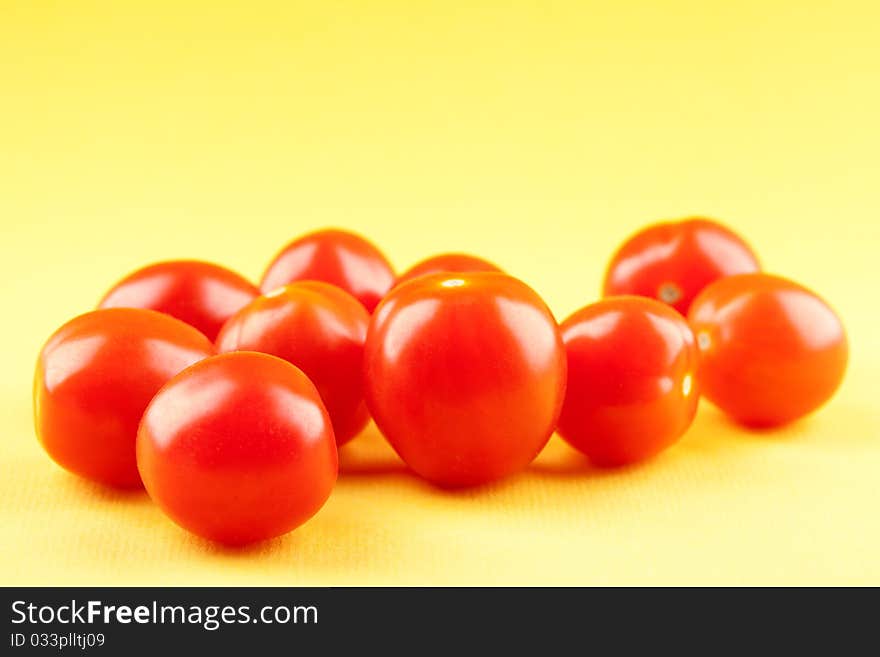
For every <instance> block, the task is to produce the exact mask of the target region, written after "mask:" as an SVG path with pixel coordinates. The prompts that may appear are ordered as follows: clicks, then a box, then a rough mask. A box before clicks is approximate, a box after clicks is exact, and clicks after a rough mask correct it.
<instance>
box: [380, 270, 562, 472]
mask: <svg viewBox="0 0 880 657" xmlns="http://www.w3.org/2000/svg"><path fill="white" fill-rule="evenodd" d="M565 369H566V363H565V350H564V347H563V344H562V339H561V337H560V335H559V329H558V327H557V325H556V321H555V320H554V318H553V315H552V314H551V313H550V311H549V310H548V309H547V306H546V305H545V304H544V302H543V301H542V300H541V298H540V297H539V296H538V295H537V294H536V293H535V292H534V291H533V290H532V289H531V288H529V287H528V286H527V285H526V284H525V283H522V282H521V281H519V280H517V279H515V278H512V277H510V276H507V275H505V274H498V273H488V272H472V273H461V274H435V275H427V276H422V277H419V278H416V279H413V280H410V281H408V282H406V283H404V284H402V285H400V286H399V287H396V288H395V289H394V290H392V291H391V292H390V293H389V295H388V296H387V297H386V298H385V299H384V300H383V301H382V303H381V304H380V305H379V307H378V308H377V309H376V312H375V313H374V315H373V318H372V320H371V322H370V327H369V330H368V331H367V342H366V347H365V357H364V376H365V391H366V399H367V405H368V407H369V409H370V412H371V414H372V415H373V418H374V419H375V421H376V424H377V425H378V427H379V429H380V430H381V432H382V433H383V434H384V435H385V437H386V438H387V439H388V441H389V442H390V443H391V445H392V447H393V448H394V449H395V450H396V451H397V453H398V454H399V455H400V457H401V458H402V459H403V460H404V461H405V462H406V464H407V465H408V466H409V467H410V468H411V469H412V470H414V471H415V472H416V473H417V474H419V475H420V476H422V477H424V478H425V479H428V480H429V481H431V482H433V483H435V484H437V485H440V486H446V487H458V486H472V485H478V484H483V483H486V482H489V481H492V480H495V479H499V478H501V477H505V476H507V475H511V474H513V473H515V472H517V471H519V470H522V469H523V468H525V467H526V466H527V465H528V464H529V463H531V461H532V460H533V459H534V458H535V456H537V454H538V452H540V451H541V448H543V447H544V445H545V444H546V443H547V440H548V439H549V438H550V435H551V434H552V433H553V430H554V428H555V426H556V420H557V418H558V417H559V412H560V410H561V407H562V400H563V396H564V394H565Z"/></svg>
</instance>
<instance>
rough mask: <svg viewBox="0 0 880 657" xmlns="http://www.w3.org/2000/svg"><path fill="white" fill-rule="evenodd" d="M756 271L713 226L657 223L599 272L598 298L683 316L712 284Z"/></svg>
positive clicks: (740, 245)
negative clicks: (632, 299) (653, 305)
mask: <svg viewBox="0 0 880 657" xmlns="http://www.w3.org/2000/svg"><path fill="white" fill-rule="evenodd" d="M759 269H760V265H759V264H758V258H757V257H756V256H755V254H754V253H753V252H752V249H751V248H750V247H749V245H748V244H746V243H745V242H744V241H743V240H742V238H741V237H739V235H737V234H736V233H734V232H733V231H731V230H730V229H728V228H725V227H724V226H722V225H721V224H719V223H717V222H715V221H711V220H709V219H702V218H692V219H685V220H682V221H672V222H663V223H658V224H654V225H652V226H648V227H647V228H645V229H644V230H641V231H639V232H638V233H636V234H635V235H633V236H632V237H630V238H629V239H628V240H627V241H626V242H624V243H623V245H622V246H621V247H620V248H619V249H618V250H617V253H615V254H614V257H612V259H611V262H610V263H609V264H608V270H607V271H606V273H605V284H604V296H611V295H618V294H637V295H639V296H643V297H652V298H655V299H659V300H660V301H663V302H664V303H667V304H669V305H670V306H672V307H673V308H675V309H676V310H677V311H678V312H680V313H682V314H683V315H685V314H687V311H688V307H689V306H690V305H691V302H692V301H693V299H694V297H695V296H697V294H698V293H699V292H700V290H702V289H703V288H704V287H706V286H707V285H708V284H709V283H711V282H712V281H715V280H717V279H719V278H721V277H723V276H732V275H734V274H744V273H749V272H756V271H758V270H759Z"/></svg>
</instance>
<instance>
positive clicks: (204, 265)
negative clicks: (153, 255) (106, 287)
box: [98, 260, 260, 340]
mask: <svg viewBox="0 0 880 657" xmlns="http://www.w3.org/2000/svg"><path fill="white" fill-rule="evenodd" d="M259 293H260V291H259V290H258V289H257V288H256V286H254V285H253V284H252V283H250V282H249V281H247V280H245V279H244V278H242V277H241V276H239V275H238V274H236V273H235V272H234V271H231V270H229V269H226V268H225V267H221V266H220V265H215V264H212V263H210V262H200V261H198V260H169V261H167V262H157V263H156V264H153V265H149V266H147V267H144V268H143V269H138V270H137V271H135V272H133V273H131V274H129V275H128V276H126V277H125V278H123V279H122V280H121V281H119V282H118V283H117V284H116V285H114V286H113V287H112V288H111V289H110V291H109V292H107V294H105V295H104V298H103V299H101V302H100V303H99V304H98V307H99V308H148V309H150V310H158V311H159V312H163V313H167V314H168V315H171V316H172V317H176V318H177V319H179V320H181V321H184V322H186V323H187V324H189V325H191V326H195V327H196V328H197V329H199V330H200V331H201V332H202V333H204V334H205V335H206V336H208V338H209V339H210V340H213V339H214V338H216V337H217V332H218V331H219V330H220V327H221V326H223V322H225V321H226V320H227V319H229V318H230V317H231V316H232V315H233V314H234V313H235V312H237V311H238V310H240V309H241V308H242V307H243V306H245V305H246V304H248V303H250V302H251V301H252V300H253V299H254V298H255V297H256V296H257V295H259Z"/></svg>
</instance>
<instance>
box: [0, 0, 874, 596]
mask: <svg viewBox="0 0 880 657" xmlns="http://www.w3.org/2000/svg"><path fill="white" fill-rule="evenodd" d="M878 43H880V7H878V5H877V4H876V3H875V2H870V1H867V0H866V1H865V2H852V1H849V0H842V1H841V2H835V3H831V2H812V1H803V0H797V1H793V0H792V1H788V0H786V1H781V2H772V1H771V2H766V1H765V0H760V1H759V0H746V1H745V2H736V3H705V2H697V1H695V0H690V1H683V0H670V1H668V2H667V1H664V2H657V1H649V0H642V1H634V2H619V3H613V2H598V1H596V2H554V1H547V0H535V1H533V2H501V1H498V2H485V1H483V0H476V1H469V2H450V1H441V0H437V1H434V2H419V1H416V2H403V1H396V2H395V1H390V0H388V1H384V0H383V1H378V0H377V1H372V2H355V1H348V2H343V1H330V2H292V3H289V2H280V1H279V2H259V1H251V2H239V3H232V2H219V3H218V2H210V3H209V2H204V3H195V2H179V1H175V2H170V1H162V0H153V1H151V2H126V3H111V2H89V1H83V2H76V3H50V2H42V1H36V2H32V1H26V0H21V1H10V0H0V225H2V238H0V273H2V279H0V280H2V283H0V287H2V302H3V306H2V307H3V320H2V326H3V329H2V330H3V337H4V341H3V343H4V350H3V364H2V367H0V403H2V410H0V413H2V414H0V428H2V438H3V449H2V450H0V467H2V471H0V533H2V534H0V569H2V570H0V575H2V582H0V583H2V584H43V585H45V584H120V585H121V584H150V585H174V584H181V585H183V584H258V585H262V584H317V585H347V584H600V583H602V584H607V583H615V584H627V583H638V584H675V583H679V584H700V583H712V584H746V583H748V584H756V583H773V584H783V583H784V584H817V583H823V584H824V583H835V584H843V583H848V584H880V557H878V555H880V512H878V509H880V484H878V479H880V418H878V404H877V385H878V374H880V342H878V339H877V328H876V327H877V325H878V321H880V313H878V309H877V308H878V304H877V285H876V283H877V273H878V258H877V249H878V246H880V239H878V238H880V184H878V181H880V164H878V162H880V160H878V153H880V130H878V127H877V126H878V124H877V118H878V116H880V49H878V46H877V44H878ZM697 213H700V214H708V215H710V216H715V217H718V218H720V219H723V220H724V221H726V222H728V223H729V224H730V225H731V226H732V227H734V228H735V229H736V230H738V231H740V232H741V233H742V234H743V235H744V236H745V237H746V238H747V239H748V240H749V241H750V242H751V243H752V244H753V245H754V246H755V248H756V250H757V251H758V252H759V254H760V256H761V258H762V260H763V263H764V264H765V265H766V267H767V269H768V270H770V271H773V272H776V273H780V274H783V275H786V276H789V277H792V278H794V279H796V280H798V281H800V282H802V283H804V284H806V285H807V286H809V287H812V288H813V289H815V290H817V291H818V292H819V293H821V294H822V295H824V296H825V297H826V298H827V299H828V300H829V301H830V302H831V304H832V305H833V306H834V307H835V308H836V309H837V310H838V311H839V312H840V314H841V316H842V317H843V319H844V322H845V324H846V326H847V329H848V332H849V336H850V340H851V362H850V369H849V372H848V374H847V377H846V380H845V381H844V384H843V386H842V388H841V389H840V391H839V393H838V395H837V396H836V397H835V398H834V399H833V401H832V402H831V403H830V404H829V405H827V406H826V407H825V408H824V409H822V410H821V411H820V412H818V413H816V414H815V415H813V416H811V417H809V418H807V419H805V420H803V421H801V422H798V423H796V424H794V425H792V426H790V427H787V428H785V429H783V430H779V431H774V432H763V433H749V432H746V431H744V430H741V429H739V428H737V427H735V426H733V425H731V424H730V423H728V422H727V421H726V420H725V419H724V418H723V416H722V415H721V414H720V413H719V412H718V411H716V410H715V409H714V408H712V407H711V406H710V405H709V404H708V403H705V402H704V403H703V404H702V406H701V409H700V412H699V414H698V417H697V420H696V422H695V424H694V426H693V427H692V429H691V430H690V432H689V433H688V434H687V435H686V437H685V438H684V439H683V440H682V441H681V443H680V444H679V445H677V446H676V447H674V448H673V449H670V450H669V451H668V452H666V453H665V454H663V455H662V456H660V457H659V458H657V459H655V460H654V461H652V462H650V463H645V464H643V465H641V466H638V467H633V468H628V469H624V470H618V471H597V470H594V469H591V468H590V467H589V466H588V465H587V464H586V463H585V462H584V461H583V460H582V459H581V458H580V457H579V456H578V455H577V454H576V453H575V452H573V451H572V450H570V449H569V448H568V447H567V446H566V445H565V444H563V443H562V441H561V440H560V439H559V438H558V437H554V438H553V439H552V441H551V443H550V445H549V446H548V448H547V450H546V451H545V453H544V454H542V455H541V456H540V458H539V459H538V460H537V462H536V463H535V464H534V465H533V466H532V467H531V468H530V469H529V470H528V471H527V472H525V473H524V474H522V475H521V476H518V477H514V478H512V479H510V480H507V481H504V482H501V483H498V484H496V485H492V486H489V487H486V488H482V489H478V490H472V491H464V492H456V493H450V492H442V491H439V490H437V489H434V488H431V487H430V486H428V485H426V484H424V483H423V482H421V481H419V480H418V479H415V478H414V477H412V476H410V475H409V474H407V472H406V470H405V468H404V467H403V466H402V465H401V464H400V462H399V461H398V460H397V459H396V458H395V456H394V455H393V453H392V452H391V451H390V449H389V448H388V447H387V446H385V444H384V443H383V441H382V439H381V438H380V437H379V435H378V434H377V433H376V430H375V429H370V430H369V431H368V432H367V433H366V434H365V435H363V436H362V437H360V438H359V439H358V440H357V441H356V442H355V443H353V444H352V445H350V446H349V447H346V448H344V450H343V451H342V453H341V460H342V466H343V468H342V475H341V477H340V480H339V483H338V486H337V488H336V490H335V492H334V494H333V495H332V497H331V499H330V500H329V502H328V503H327V505H326V506H325V507H324V509H323V510H322V511H321V512H320V513H319V514H318V515H317V516H316V517H315V518H314V519H312V520H311V521H310V522H308V523H307V524H306V525H304V526H303V527H301V528H300V529H298V530H297V531H295V532H293V533H292V534H290V535H288V536H286V537H284V538H281V539H277V540H273V541H270V542H267V543H263V544H260V545H257V546H254V547H252V548H249V549H245V550H226V549H222V548H218V547H216V546H213V545H211V544H208V543H206V542H205V541H202V540H200V539H198V538H196V537H193V536H191V535H189V534H187V533H186V532H184V531H183V530H181V529H179V528H177V527H176V526H175V525H174V524H172V523H171V522H170V521H168V520H167V519H166V518H165V517H164V516H163V515H162V514H161V513H160V512H159V510H158V509H157V508H156V507H154V506H153V505H152V504H151V503H150V501H149V499H148V498H147V497H146V496H145V495H144V494H120V493H117V492H113V491H109V490H105V489H101V488H99V487H97V486H95V485H92V484H90V483H88V482H84V481H82V480H79V479H77V478H75V477H73V476H71V475H69V474H67V473H66V472H64V471H62V470H61V469H60V468H58V467H57V466H56V465H54V464H53V463H52V462H51V461H50V460H49V458H48V457H47V456H46V455H45V454H44V453H43V452H42V450H41V448H40V447H39V445H38V443H37V440H36V438H35V437H34V433H33V427H32V418H31V401H30V394H31V377H32V376H33V364H34V361H35V359H36V356H37V353H38V351H39V349H40V346H41V345H42V343H43V341H44V340H45V339H46V338H47V337H48V336H49V335H50V334H51V332H52V331H53V330H54V329H55V328H56V327H57V326H59V325H60V324H61V323H63V322H64V321H66V320H67V319H68V318H70V317H72V316H74V315H76V314H79V313H81V312H84V311H87V310H89V309H90V308H91V307H92V306H93V305H94V304H95V303H96V301H97V299H98V298H99V297H100V295H101V294H102V293H103V292H104V290H105V289H106V288H107V287H108V286H109V285H110V284H112V283H113V282H114V281H115V280H116V279H117V278H119V277H120V276H122V275H123V274H125V273H127V272H128V271H130V270H131V269H134V268H136V267H138V266H140V265H143V264H146V263H148V262H150V261H154V260H159V259H167V258H193V257H195V258H202V259H206V260H213V261H216V262H219V263H223V264H226V265H228V266H230V267H232V268H235V269H238V270H240V271H242V272H243V273H245V274H246V275H248V276H250V277H252V278H254V279H256V278H257V277H259V275H260V274H261V272H262V268H263V267H264V266H265V264H266V263H267V262H268V260H269V259H270V258H271V257H272V255H273V254H274V253H275V251H276V250H277V249H279V248H280V247H281V246H282V245H283V244H284V243H285V242H286V241H288V240H289V239H291V238H293V237H295V236H296V235H298V234H300V233H302V232H304V231H306V230H310V229H313V228H317V227H321V226H326V225H334V226H342V227H347V228H352V229H355V230H358V231H361V232H363V233H364V234H365V235H367V236H369V237H370V238H371V239H373V240H375V241H376V243H377V244H379V245H380V246H381V247H382V248H383V249H384V250H385V251H386V252H387V254H388V255H389V257H390V258H391V259H392V260H393V262H394V263H395V265H396V266H397V267H398V268H400V269H402V268H404V267H407V266H409V265H410V264H412V263H413V262H415V261H417V260H419V259H421V258H423V257H425V256H427V255H430V254H432V253H435V252H438V251H443V250H464V251H470V252H473V253H475V254H478V255H482V256H485V257H488V258H491V259H493V260H495V261H497V262H498V263H499V264H500V265H501V266H503V267H504V268H505V269H506V270H507V271H509V272H511V273H513V274H515V275H517V276H519V277H520V278H522V279H523V280H525V281H527V282H528V283H529V284H531V285H532V286H533V287H534V288H535V289H536V290H538V291H539V292H540V293H541V294H542V295H544V297H545V299H546V300H547V302H548V303H549V305H550V306H551V308H552V309H553V310H554V312H555V313H556V315H557V317H558V318H559V319H562V318H563V317H565V316H567V315H568V314H569V313H570V312H572V311H573V310H575V309H576V308H578V307H580V306H582V305H584V304H585V303H587V302H589V301H592V300H594V299H595V298H596V297H597V295H598V290H599V285H600V280H601V276H602V271H603V268H604V265H605V262H606V261H607V258H608V257H609V256H610V254H611V252H612V250H613V249H614V248H615V247H616V246H617V245H618V244H619V242H620V241H621V240H623V239H624V238H625V237H626V236H627V235H628V234H629V233H631V232H632V231H633V230H635V229H637V228H639V227H640V226H642V225H643V224H645V223H649V222H651V221H654V220H657V219H661V218H666V217H675V216H682V215H687V214H697Z"/></svg>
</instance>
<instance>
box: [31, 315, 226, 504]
mask: <svg viewBox="0 0 880 657" xmlns="http://www.w3.org/2000/svg"><path fill="white" fill-rule="evenodd" d="M213 353H214V347H213V345H212V344H211V343H210V342H209V341H208V339H207V338H206V337H205V336H204V335H202V334H201V333H199V332H198V331H197V330H195V329H194V328H193V327H191V326H189V325H187V324H184V323H183V322H180V321H178V320H176V319H174V318H172V317H169V316H168V315H163V314H161V313H157V312H153V311H152V310H141V309H134V308H116V309H107V310H96V311H94V312H90V313H86V314H85V315H80V316H79V317H77V318H75V319H73V320H71V321H69V322H68V323H67V324H65V325H64V326H62V327H61V328H60V329H58V330H57V331H56V332H55V334H54V335H53V336H52V337H51V338H49V341H48V342H47V343H46V345H45V346H44V347H43V350H42V352H40V358H39V360H38V361H37V371H36V376H35V379H34V419H35V424H36V430H37V437H38V438H39V439H40V442H41V443H42V444H43V447H44V448H45V449H46V451H47V452H48V453H49V456H51V457H52V458H53V459H54V460H55V461H56V462H57V463H58V464H59V465H61V466H62V467H64V468H66V469H68V470H70V471H71V472H74V473H76V474H78V475H82V476H83V477H87V478H89V479H92V480H94V481H98V482H100V483H103V484H109V485H111V486H118V487H137V486H140V485H141V478H140V477H139V476H138V471H137V465H136V464H135V437H136V435H137V427H138V422H140V419H141V415H142V414H143V412H144V409H145V408H146V407H147V404H148V403H149V402H150V399H152V398H153V395H155V394H156V391H157V390H159V388H160V387H161V386H162V385H163V384H164V383H165V382H166V381H168V379H170V378H171V377H172V376H174V375H175V374H177V373H178V372H180V371H181V370H182V369H184V368H185V367H188V366H190V365H192V364H193V363H195V362H196V361H199V360H201V359H203V358H206V357H208V356H210V355H211V354H213Z"/></svg>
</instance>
